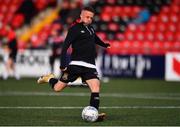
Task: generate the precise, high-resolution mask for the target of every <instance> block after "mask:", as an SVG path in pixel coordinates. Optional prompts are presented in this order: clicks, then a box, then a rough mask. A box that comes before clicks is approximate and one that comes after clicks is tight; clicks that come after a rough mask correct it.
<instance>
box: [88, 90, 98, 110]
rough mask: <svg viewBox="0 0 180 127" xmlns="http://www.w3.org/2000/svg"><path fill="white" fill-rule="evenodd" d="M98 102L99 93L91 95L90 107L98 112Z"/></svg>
mask: <svg viewBox="0 0 180 127" xmlns="http://www.w3.org/2000/svg"><path fill="white" fill-rule="evenodd" d="M99 102H100V100H99V93H91V99H90V106H93V107H95V108H96V109H97V110H98V109H99Z"/></svg>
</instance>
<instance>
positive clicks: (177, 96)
mask: <svg viewBox="0 0 180 127" xmlns="http://www.w3.org/2000/svg"><path fill="white" fill-rule="evenodd" d="M89 95H90V93H55V92H22V91H6V92H0V96H78V97H81V96H89ZM100 96H101V97H114V98H136V99H156V100H158V99H159V100H180V93H102V94H101V95H100Z"/></svg>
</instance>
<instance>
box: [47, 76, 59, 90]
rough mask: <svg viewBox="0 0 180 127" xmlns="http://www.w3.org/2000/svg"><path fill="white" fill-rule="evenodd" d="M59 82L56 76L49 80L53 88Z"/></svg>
mask: <svg viewBox="0 0 180 127" xmlns="http://www.w3.org/2000/svg"><path fill="white" fill-rule="evenodd" d="M57 82H58V79H55V78H51V79H50V80H49V85H50V86H51V88H54V85H55V84H56V83H57Z"/></svg>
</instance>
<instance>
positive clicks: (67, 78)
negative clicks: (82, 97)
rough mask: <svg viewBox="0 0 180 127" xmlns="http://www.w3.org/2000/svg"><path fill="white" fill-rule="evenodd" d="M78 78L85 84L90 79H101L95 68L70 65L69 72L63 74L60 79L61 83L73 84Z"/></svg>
mask: <svg viewBox="0 0 180 127" xmlns="http://www.w3.org/2000/svg"><path fill="white" fill-rule="evenodd" d="M78 77H81V78H82V81H83V82H85V81H86V80H89V79H94V78H96V79H99V78H98V73H97V71H96V69H95V68H87V67H83V66H77V65H69V66H68V68H67V70H66V71H64V72H63V73H62V75H61V77H60V81H62V82H65V83H68V82H73V81H75V80H76V79H77V78H78Z"/></svg>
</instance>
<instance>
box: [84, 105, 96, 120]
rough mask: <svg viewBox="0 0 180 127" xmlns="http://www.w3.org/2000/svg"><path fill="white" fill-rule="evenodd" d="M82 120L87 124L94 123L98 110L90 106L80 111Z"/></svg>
mask: <svg viewBox="0 0 180 127" xmlns="http://www.w3.org/2000/svg"><path fill="white" fill-rule="evenodd" d="M81 116H82V119H83V120H84V121H87V122H95V121H96V120H97V118H98V110H97V109H96V108H95V107H92V106H86V107H85V108H84V109H83V110H82V114H81Z"/></svg>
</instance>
